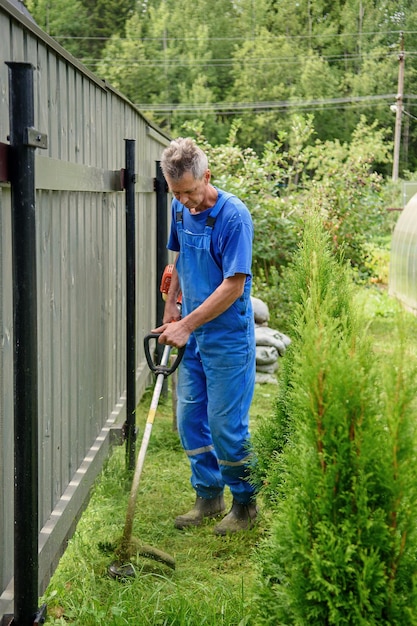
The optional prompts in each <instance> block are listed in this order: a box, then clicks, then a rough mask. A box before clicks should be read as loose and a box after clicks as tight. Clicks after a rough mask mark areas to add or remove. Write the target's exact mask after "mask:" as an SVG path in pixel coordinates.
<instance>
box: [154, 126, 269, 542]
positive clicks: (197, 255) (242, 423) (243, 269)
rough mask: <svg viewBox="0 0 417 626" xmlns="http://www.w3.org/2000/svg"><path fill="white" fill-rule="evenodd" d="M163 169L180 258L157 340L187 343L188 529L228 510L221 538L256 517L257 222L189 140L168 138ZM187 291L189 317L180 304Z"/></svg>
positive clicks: (182, 376) (182, 390)
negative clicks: (252, 444) (252, 429)
mask: <svg viewBox="0 0 417 626" xmlns="http://www.w3.org/2000/svg"><path fill="white" fill-rule="evenodd" d="M161 169H162V171H163V174H164V176H165V179H166V181H167V184H168V186H169V188H170V190H171V192H172V193H173V195H174V200H173V203H172V223H171V232H170V237H169V241H168V248H169V249H170V250H173V251H176V252H177V257H176V262H175V267H174V271H173V273H172V277H171V284H170V288H169V292H168V295H167V299H166V304H165V311H164V318H163V322H164V323H163V325H162V326H160V327H159V328H157V329H155V330H154V331H153V332H159V333H161V336H160V338H159V342H160V343H163V344H169V345H171V346H175V347H177V348H179V347H181V346H184V345H186V350H185V353H184V356H183V360H182V362H181V365H180V368H179V374H178V384H177V396H178V407H177V419H178V431H179V435H180V438H181V443H182V445H183V447H184V450H185V452H186V454H187V456H188V458H189V461H190V465H191V484H192V486H193V487H194V489H195V491H196V494H197V496H196V501H195V504H194V507H193V508H192V509H191V511H189V512H188V513H185V514H184V515H180V516H178V517H177V518H176V520H175V526H176V527H177V528H180V529H183V528H187V527H189V526H198V525H199V524H201V523H202V521H203V519H204V518H205V517H216V516H220V515H222V514H223V513H224V512H225V503H224V498H223V490H224V487H225V485H227V486H228V487H229V488H230V491H231V493H232V495H233V505H232V508H231V510H230V512H229V513H228V515H226V516H225V517H224V518H223V519H222V521H221V522H220V523H219V524H217V526H216V527H215V529H214V532H215V533H216V534H219V535H225V534H226V533H229V532H236V531H240V530H246V529H249V528H251V527H252V526H253V524H254V522H255V519H256V517H257V507H256V502H255V496H254V488H253V486H252V485H251V484H250V482H249V480H248V469H249V468H248V464H249V461H250V453H249V448H248V441H249V407H250V404H251V401H252V396H253V389H254V383H255V337H254V318H253V311H252V306H251V300H250V290H251V262H252V240H253V225H252V219H251V216H250V214H249V211H248V209H247V208H246V206H245V205H244V204H243V203H242V202H241V201H240V200H239V199H238V198H236V197H235V196H233V195H231V194H228V193H226V192H224V191H222V190H220V189H218V188H216V187H214V186H213V185H212V184H211V183H210V170H209V168H208V161H207V156H206V155H205V153H204V152H203V151H202V150H201V149H200V148H199V147H198V146H197V145H196V144H195V143H194V141H193V140H192V139H189V138H186V139H183V138H179V139H177V140H174V141H172V142H171V144H170V145H169V146H168V147H167V148H166V149H165V150H164V152H163V154H162V158H161ZM180 291H181V292H182V312H181V315H180V314H179V311H178V307H177V299H178V295H179V293H180Z"/></svg>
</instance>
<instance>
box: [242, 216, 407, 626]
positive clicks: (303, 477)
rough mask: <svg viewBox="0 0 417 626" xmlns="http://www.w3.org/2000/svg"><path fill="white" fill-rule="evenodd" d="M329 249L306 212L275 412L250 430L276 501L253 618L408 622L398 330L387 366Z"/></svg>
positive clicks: (260, 477) (403, 374) (261, 555)
mask: <svg viewBox="0 0 417 626" xmlns="http://www.w3.org/2000/svg"><path fill="white" fill-rule="evenodd" d="M331 249H332V245H331V242H330V241H329V239H328V236H326V235H325V234H324V230H323V228H322V226H321V225H320V222H319V220H318V219H317V216H312V217H311V218H309V220H308V221H307V223H306V228H305V233H304V239H303V245H302V247H301V249H300V251H299V252H298V255H296V259H295V261H294V265H293V268H292V276H293V283H292V284H293V286H294V294H293V295H294V302H295V311H294V318H293V332H292V337H293V343H292V345H291V348H290V350H289V351H288V352H287V354H286V358H285V359H284V361H285V366H284V376H283V380H282V381H281V385H280V387H281V389H280V393H279V397H278V402H277V410H276V415H275V419H274V420H270V421H269V422H268V423H267V422H264V424H263V426H262V428H261V429H260V430H259V432H258V435H257V436H256V437H255V440H254V446H255V451H256V453H257V456H258V458H259V466H260V469H258V470H257V471H258V474H257V475H256V474H255V478H256V480H257V481H258V482H261V483H263V494H264V496H265V497H264V500H265V502H266V503H268V502H269V503H270V507H271V510H272V513H273V521H272V528H271V533H270V536H269V538H268V539H267V540H265V542H264V544H263V545H262V547H261V548H260V550H259V552H258V563H259V571H260V575H259V585H258V590H257V593H258V603H257V607H258V616H257V623H259V624H271V625H272V624H274V625H278V624H282V625H284V624H285V625H286V626H289V625H291V624H297V625H304V624H305V625H306V626H307V625H308V626H314V625H317V626H323V625H333V624H334V625H341V624H358V625H363V626H365V625H366V626H371V625H375V626H376V625H377V624H378V626H380V625H391V626H394V625H398V624H401V626H407V625H411V624H415V623H417V618H416V610H417V595H416V588H415V582H414V581H415V579H416V575H417V560H416V554H417V553H416V549H417V534H416V531H417V528H416V525H415V519H416V515H417V487H416V483H415V478H414V475H413V474H414V467H415V463H416V443H417V438H416V427H415V419H414V414H413V408H414V409H415V407H413V400H414V383H413V380H414V379H415V372H412V371H411V367H406V365H405V363H406V356H405V347H404V346H405V342H404V341H399V346H400V348H399V350H398V353H397V354H395V355H394V357H393V360H392V362H386V365H387V367H386V369H385V371H384V370H383V368H382V366H381V363H380V362H378V361H377V360H376V357H375V355H374V354H373V352H372V348H371V346H370V344H369V341H368V340H367V338H366V329H365V327H364V325H363V323H362V322H361V320H360V316H359V315H358V314H357V313H356V312H355V311H354V310H353V305H352V297H351V293H350V291H351V290H350V288H349V284H350V278H349V276H350V273H349V272H348V271H347V269H346V268H345V267H344V266H343V264H341V263H340V262H337V261H336V260H335V258H334V257H333V256H332V254H331ZM383 371H384V374H383ZM382 374H383V375H382Z"/></svg>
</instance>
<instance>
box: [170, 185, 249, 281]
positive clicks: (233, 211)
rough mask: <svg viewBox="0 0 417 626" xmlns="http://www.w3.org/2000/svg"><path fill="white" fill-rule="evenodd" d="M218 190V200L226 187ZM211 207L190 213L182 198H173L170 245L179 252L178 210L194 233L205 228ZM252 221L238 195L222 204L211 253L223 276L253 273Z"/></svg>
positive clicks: (184, 224) (214, 229) (184, 223)
mask: <svg viewBox="0 0 417 626" xmlns="http://www.w3.org/2000/svg"><path fill="white" fill-rule="evenodd" d="M216 190H217V192H218V194H219V196H218V199H217V202H218V201H219V199H220V198H221V196H222V194H223V193H224V191H222V190H221V189H217V187H216ZM212 208H213V209H214V207H211V208H209V209H207V210H206V211H203V212H202V213H197V214H196V215H191V213H190V212H189V210H188V209H187V208H186V207H184V206H183V205H182V204H181V202H179V201H178V200H176V199H174V200H173V201H172V207H171V212H172V215H171V232H170V236H169V239H168V245H167V248H168V249H169V250H173V251H174V252H179V250H180V244H179V240H178V233H177V225H176V213H177V211H181V210H182V220H183V227H184V230H186V231H187V230H188V231H189V232H191V233H193V234H200V233H202V232H204V228H205V225H206V221H207V217H208V216H209V215H210V211H211V210H212ZM252 242H253V223H252V218H251V215H250V213H249V210H248V209H247V207H246V206H245V205H244V204H243V202H242V201H241V200H239V198H237V197H236V196H232V197H231V198H229V199H228V200H227V201H226V203H225V204H224V205H223V207H222V209H221V210H220V213H219V215H218V216H217V218H216V222H215V224H214V227H213V232H212V236H211V253H212V255H213V258H214V260H215V261H216V263H217V265H218V266H219V268H220V269H221V270H222V272H223V278H230V277H231V276H234V275H235V274H247V275H248V276H251V275H252V274H251V265H252Z"/></svg>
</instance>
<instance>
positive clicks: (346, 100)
mask: <svg viewBox="0 0 417 626" xmlns="http://www.w3.org/2000/svg"><path fill="white" fill-rule="evenodd" d="M395 98H396V94H381V95H375V96H349V97H340V98H324V99H320V100H319V99H317V100H299V101H289V100H282V101H268V102H267V101H266V102H219V103H216V104H214V103H207V102H205V103H201V104H174V103H171V104H146V103H139V104H138V103H137V104H135V106H136V107H138V109H141V110H145V111H149V112H155V113H192V112H196V111H197V112H209V113H210V112H211V113H218V114H224V113H226V112H228V111H233V112H235V111H248V110H249V111H262V110H263V111H273V110H282V111H285V110H286V109H291V108H297V109H300V108H305V107H307V108H317V107H325V106H328V105H342V104H359V103H361V104H366V103H370V102H372V103H374V105H375V103H378V102H380V101H382V100H387V101H388V100H391V101H392V100H395Z"/></svg>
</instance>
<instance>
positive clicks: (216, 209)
mask: <svg viewBox="0 0 417 626" xmlns="http://www.w3.org/2000/svg"><path fill="white" fill-rule="evenodd" d="M232 196H233V194H232V193H228V192H226V191H225V192H224V193H223V194H222V196H221V198H220V200H219V201H218V202H217V203H216V204H215V205H214V207H213V209H212V210H211V212H210V215H209V216H208V218H207V221H206V226H209V228H213V227H214V224H215V223H216V219H217V216H218V215H219V213H220V211H221V210H222V208H223V206H224V205H225V204H226V202H227V201H228V199H229V198H231V197H232Z"/></svg>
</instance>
